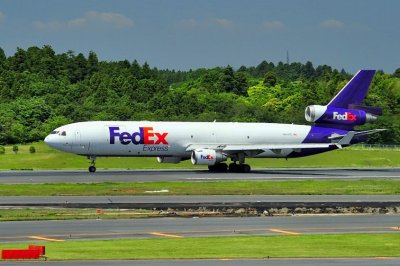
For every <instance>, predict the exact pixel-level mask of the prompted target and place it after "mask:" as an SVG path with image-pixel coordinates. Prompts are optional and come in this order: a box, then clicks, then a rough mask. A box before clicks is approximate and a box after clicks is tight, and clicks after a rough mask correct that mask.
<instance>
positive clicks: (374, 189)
mask: <svg viewBox="0 0 400 266" xmlns="http://www.w3.org/2000/svg"><path fill="white" fill-rule="evenodd" d="M151 191H165V192H163V193H157V195H399V194H400V180H382V179H379V180H372V179H367V180H300V181H217V182H133V183H110V182H105V183H83V184H75V183H73V184H72V183H71V184H69V183H68V184H0V195H1V196H120V195H154V194H153V193H151Z"/></svg>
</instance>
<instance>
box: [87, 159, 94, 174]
mask: <svg viewBox="0 0 400 266" xmlns="http://www.w3.org/2000/svg"><path fill="white" fill-rule="evenodd" d="M88 159H89V160H90V166H89V172H90V173H94V172H96V156H94V155H93V156H88Z"/></svg>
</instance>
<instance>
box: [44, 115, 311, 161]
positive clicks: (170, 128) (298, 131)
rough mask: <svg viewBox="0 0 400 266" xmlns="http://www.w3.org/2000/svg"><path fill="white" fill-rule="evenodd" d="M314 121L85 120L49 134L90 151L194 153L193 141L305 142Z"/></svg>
mask: <svg viewBox="0 0 400 266" xmlns="http://www.w3.org/2000/svg"><path fill="white" fill-rule="evenodd" d="M310 130H311V126H304V125H293V124H270V123H224V122H149V121H138V122H124V121H109V122H108V121H98V122H80V123H73V124H69V125H65V126H62V127H60V128H57V129H56V130H55V131H53V132H52V134H50V135H48V136H47V137H46V139H45V141H46V143H48V144H49V145H50V146H53V147H55V148H57V149H59V150H62V151H66V152H71V153H75V154H80V155H87V156H154V157H156V156H165V157H180V158H182V159H188V158H190V155H191V152H190V151H189V150H188V147H189V146H190V145H196V144H198V145H200V146H201V145H205V146H207V147H209V146H210V145H211V146H212V145H219V146H220V145H243V146H246V145H260V146H261V145H266V144H272V145H273V144H277V143H279V144H300V143H302V142H303V141H304V140H305V138H306V137H307V135H308V133H309V132H310ZM292 151H293V149H287V151H286V150H285V149H283V150H280V152H279V153H276V152H274V151H272V150H265V151H264V152H262V153H258V154H257V155H256V156H255V157H278V158H282V157H286V156H287V155H288V154H289V153H290V152H292Z"/></svg>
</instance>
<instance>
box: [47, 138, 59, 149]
mask: <svg viewBox="0 0 400 266" xmlns="http://www.w3.org/2000/svg"><path fill="white" fill-rule="evenodd" d="M57 137H58V135H57V134H50V135H48V136H47V137H46V138H45V139H44V142H45V143H46V144H47V145H49V146H50V147H53V148H56V149H59V146H60V140H59V139H58V138H57Z"/></svg>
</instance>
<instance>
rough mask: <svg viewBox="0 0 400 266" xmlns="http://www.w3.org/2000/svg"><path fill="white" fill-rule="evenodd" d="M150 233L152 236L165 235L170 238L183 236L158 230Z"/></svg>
mask: <svg viewBox="0 0 400 266" xmlns="http://www.w3.org/2000/svg"><path fill="white" fill-rule="evenodd" d="M150 235H154V236H165V237H172V238H183V236H178V235H173V234H164V233H160V232H151V233H150Z"/></svg>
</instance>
